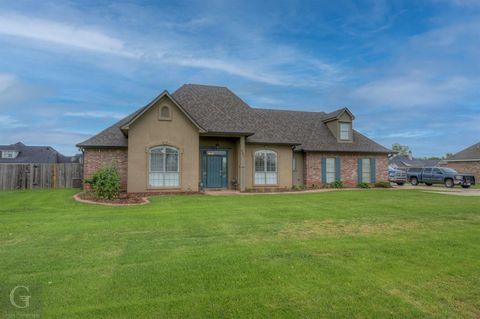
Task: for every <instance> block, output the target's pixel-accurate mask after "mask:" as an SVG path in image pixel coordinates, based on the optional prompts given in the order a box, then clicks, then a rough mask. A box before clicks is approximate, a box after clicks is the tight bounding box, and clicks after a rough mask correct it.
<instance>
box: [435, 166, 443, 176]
mask: <svg viewBox="0 0 480 319" xmlns="http://www.w3.org/2000/svg"><path fill="white" fill-rule="evenodd" d="M433 174H435V175H443V173H442V171H441V170H440V169H438V168H434V169H433Z"/></svg>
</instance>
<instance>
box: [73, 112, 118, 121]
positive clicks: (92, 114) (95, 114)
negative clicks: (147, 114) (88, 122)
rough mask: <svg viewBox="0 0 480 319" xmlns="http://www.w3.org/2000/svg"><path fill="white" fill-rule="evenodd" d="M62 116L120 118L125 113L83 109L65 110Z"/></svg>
mask: <svg viewBox="0 0 480 319" xmlns="http://www.w3.org/2000/svg"><path fill="white" fill-rule="evenodd" d="M64 116H72V117H87V118H88V117H89V118H113V119H118V120H119V119H122V118H124V117H125V114H121V113H117V112H102V111H84V112H67V113H65V114H64Z"/></svg>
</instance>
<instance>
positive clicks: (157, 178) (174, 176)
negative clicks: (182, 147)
mask: <svg viewBox="0 0 480 319" xmlns="http://www.w3.org/2000/svg"><path fill="white" fill-rule="evenodd" d="M167 150H169V151H175V152H176V155H177V167H176V169H175V170H167V154H166V153H167ZM154 151H155V153H157V152H158V151H159V152H160V153H161V154H162V155H163V162H162V167H160V169H159V170H156V171H152V152H154ZM148 185H149V187H154V188H178V187H180V151H179V150H178V148H176V147H172V146H167V145H161V146H155V147H152V148H150V149H149V151H148Z"/></svg>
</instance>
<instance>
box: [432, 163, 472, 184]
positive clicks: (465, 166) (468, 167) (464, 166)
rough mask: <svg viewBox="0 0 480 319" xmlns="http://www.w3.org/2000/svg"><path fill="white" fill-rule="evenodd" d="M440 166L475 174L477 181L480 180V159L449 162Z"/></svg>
mask: <svg viewBox="0 0 480 319" xmlns="http://www.w3.org/2000/svg"><path fill="white" fill-rule="evenodd" d="M440 166H446V167H450V168H453V169H454V170H456V171H458V172H459V173H470V174H473V175H475V182H476V183H478V182H480V160H478V161H472V162H447V163H445V164H443V163H442V164H441V165H440Z"/></svg>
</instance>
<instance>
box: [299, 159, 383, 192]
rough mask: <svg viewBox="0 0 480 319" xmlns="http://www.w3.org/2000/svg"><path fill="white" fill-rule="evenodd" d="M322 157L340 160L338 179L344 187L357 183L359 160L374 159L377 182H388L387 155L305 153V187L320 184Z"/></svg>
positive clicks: (353, 185)
mask: <svg viewBox="0 0 480 319" xmlns="http://www.w3.org/2000/svg"><path fill="white" fill-rule="evenodd" d="M322 157H339V158H340V177H341V180H342V182H343V184H344V186H346V187H355V186H356V185H357V183H358V177H357V172H358V160H359V159H360V158H375V159H376V165H377V167H376V179H377V181H387V180H388V157H387V155H386V154H385V155H383V154H382V155H370V154H358V153H320V152H307V153H305V156H304V177H305V186H307V187H308V188H312V187H317V186H320V185H321V184H322Z"/></svg>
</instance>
